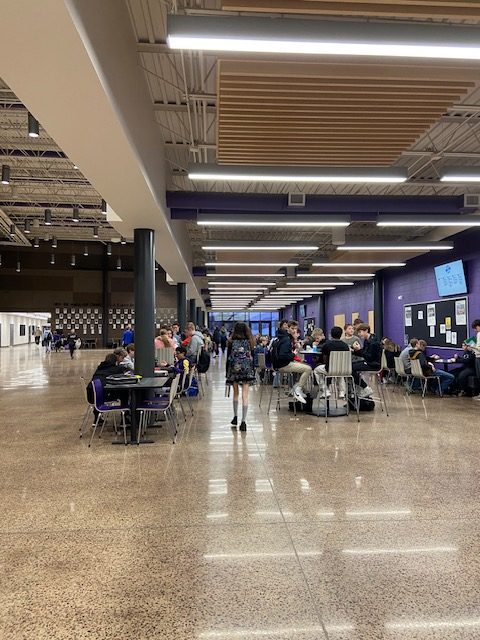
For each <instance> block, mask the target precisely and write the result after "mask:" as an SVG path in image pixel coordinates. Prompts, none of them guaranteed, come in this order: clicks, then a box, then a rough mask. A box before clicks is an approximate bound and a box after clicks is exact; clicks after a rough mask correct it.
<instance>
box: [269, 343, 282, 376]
mask: <svg viewBox="0 0 480 640" xmlns="http://www.w3.org/2000/svg"><path fill="white" fill-rule="evenodd" d="M279 343H280V340H279V339H278V338H275V340H274V341H273V342H272V346H271V347H270V352H269V355H270V362H271V363H272V367H273V368H274V369H278V368H279V358H278V347H279Z"/></svg>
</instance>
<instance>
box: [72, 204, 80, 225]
mask: <svg viewBox="0 0 480 640" xmlns="http://www.w3.org/2000/svg"><path fill="white" fill-rule="evenodd" d="M72 220H73V222H79V221H80V211H79V209H78V207H73V213H72Z"/></svg>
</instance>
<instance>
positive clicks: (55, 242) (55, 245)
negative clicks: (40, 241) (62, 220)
mask: <svg viewBox="0 0 480 640" xmlns="http://www.w3.org/2000/svg"><path fill="white" fill-rule="evenodd" d="M56 248H57V239H56V238H52V249H56Z"/></svg>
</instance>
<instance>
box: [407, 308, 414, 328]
mask: <svg viewBox="0 0 480 640" xmlns="http://www.w3.org/2000/svg"><path fill="white" fill-rule="evenodd" d="M412 325H413V323H412V307H405V326H406V327H411V326H412Z"/></svg>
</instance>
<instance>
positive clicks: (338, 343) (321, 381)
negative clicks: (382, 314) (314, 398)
mask: <svg viewBox="0 0 480 640" xmlns="http://www.w3.org/2000/svg"><path fill="white" fill-rule="evenodd" d="M342 333H343V331H342V327H333V328H332V330H331V331H330V335H331V338H330V339H329V340H326V341H325V342H324V343H323V345H322V357H323V364H320V365H318V367H315V369H314V370H313V374H314V376H315V379H316V381H317V384H318V387H319V393H320V397H321V398H324V397H325V395H327V396H328V395H330V391H326V390H325V381H326V378H327V373H328V365H329V362H330V354H331V352H332V351H350V347H349V346H348V344H347V343H346V342H343V340H342ZM344 397H345V383H344V384H343V385H341V386H340V391H339V398H344Z"/></svg>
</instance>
